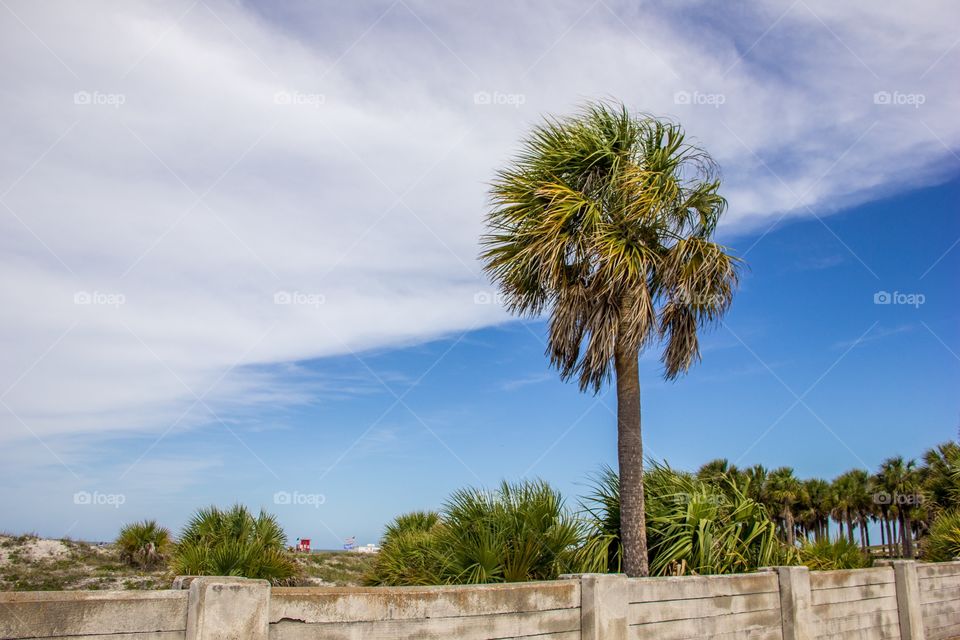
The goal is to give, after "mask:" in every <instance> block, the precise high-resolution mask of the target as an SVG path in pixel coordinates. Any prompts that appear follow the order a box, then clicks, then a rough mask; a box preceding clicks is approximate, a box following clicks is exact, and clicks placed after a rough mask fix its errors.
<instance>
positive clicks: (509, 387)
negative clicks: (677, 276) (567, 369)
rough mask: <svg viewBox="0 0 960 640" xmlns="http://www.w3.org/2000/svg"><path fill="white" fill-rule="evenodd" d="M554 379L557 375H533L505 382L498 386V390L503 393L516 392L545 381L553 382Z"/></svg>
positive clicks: (548, 373)
mask: <svg viewBox="0 0 960 640" xmlns="http://www.w3.org/2000/svg"><path fill="white" fill-rule="evenodd" d="M556 377H557V374H556V373H551V372H545V373H534V374H531V375H528V376H525V377H523V378H514V379H512V380H507V381H505V382H503V383H501V384H500V389H501V390H503V391H516V390H517V389H522V388H523V387H529V386H530V385H534V384H540V383H541V382H546V381H547V380H554V379H556Z"/></svg>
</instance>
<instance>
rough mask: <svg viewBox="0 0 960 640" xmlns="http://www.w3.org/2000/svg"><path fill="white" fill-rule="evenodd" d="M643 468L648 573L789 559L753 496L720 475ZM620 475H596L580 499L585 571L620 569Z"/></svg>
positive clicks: (730, 569) (725, 569)
mask: <svg viewBox="0 0 960 640" xmlns="http://www.w3.org/2000/svg"><path fill="white" fill-rule="evenodd" d="M648 467H649V468H648V470H647V472H646V474H645V475H644V489H645V494H646V515H647V547H648V554H649V562H650V573H651V575H688V574H716V573H739V572H744V571H753V570H756V569H758V568H760V567H763V566H771V565H774V564H791V563H793V562H794V561H795V560H794V559H793V558H792V557H791V553H790V550H789V549H786V548H785V547H784V546H783V545H782V544H781V543H780V542H779V540H778V539H777V536H776V526H775V524H774V523H773V521H772V520H770V518H769V516H768V515H767V511H766V509H765V508H764V506H763V505H761V504H760V503H759V502H757V501H755V500H753V499H751V498H749V497H747V496H745V495H744V494H743V492H742V491H741V490H740V489H739V488H738V487H737V486H736V485H735V484H734V483H733V482H730V481H728V480H726V479H722V478H721V479H719V480H717V481H715V482H712V481H708V480H702V479H698V478H697V477H695V476H693V475H691V474H689V473H684V472H680V471H675V470H673V469H671V468H670V467H668V466H666V465H663V464H658V463H655V462H652V463H648ZM619 496H620V481H619V478H618V477H617V474H616V473H615V472H614V471H613V470H611V469H605V470H604V471H603V472H601V474H600V476H599V477H598V478H597V480H596V482H595V484H594V487H593V492H592V493H591V495H589V496H587V498H586V499H585V500H584V503H583V506H584V510H585V514H586V517H587V520H588V522H589V526H590V532H589V535H588V537H587V538H586V540H585V542H584V544H583V545H582V546H581V548H580V550H579V552H578V562H577V564H578V566H579V567H581V568H582V570H584V571H599V572H606V571H614V572H618V571H619V570H620V558H621V557H622V551H621V547H620V507H619V505H620V501H619Z"/></svg>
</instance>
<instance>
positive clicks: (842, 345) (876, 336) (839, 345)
mask: <svg viewBox="0 0 960 640" xmlns="http://www.w3.org/2000/svg"><path fill="white" fill-rule="evenodd" d="M918 327H919V325H917V324H902V325H899V326H896V327H877V328H876V329H874V330H873V331H871V332H870V333H869V334H867V335H866V336H865V337H863V338H861V339H859V340H858V339H851V340H842V341H840V342H835V343H833V345H831V349H834V350H841V349H849V348H850V347H854V346H856V347H858V346H860V345H862V344H869V343H871V342H876V341H878V340H886V339H888V338H892V337H894V336H899V335H902V334H904V333H911V332H913V331H916V330H917V328H918Z"/></svg>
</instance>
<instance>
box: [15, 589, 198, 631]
mask: <svg viewBox="0 0 960 640" xmlns="http://www.w3.org/2000/svg"><path fill="white" fill-rule="evenodd" d="M187 599H188V594H187V592H186V591H30V592H23V593H0V638H3V639H7V638H63V639H65V640H66V639H70V640H73V639H74V638H81V637H83V638H85V639H87V640H106V639H107V638H108V637H109V638H112V639H113V640H183V638H184V634H185V632H186V628H187Z"/></svg>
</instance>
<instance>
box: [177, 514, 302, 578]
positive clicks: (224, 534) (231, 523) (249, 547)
mask: <svg viewBox="0 0 960 640" xmlns="http://www.w3.org/2000/svg"><path fill="white" fill-rule="evenodd" d="M286 544H287V537H286V535H285V534H284V532H283V529H282V528H281V527H280V525H279V523H278V522H277V520H276V518H275V517H274V516H272V515H270V514H268V513H265V512H263V511H261V512H260V514H259V515H258V516H256V517H254V516H253V514H251V513H250V511H248V510H247V508H246V507H244V506H242V505H234V506H233V507H231V508H230V509H227V510H221V509H218V508H217V507H209V508H206V509H200V510H199V511H197V513H196V514H195V515H194V516H193V518H192V519H191V520H190V522H189V523H188V524H187V526H186V528H185V529H184V530H183V534H182V535H181V536H180V541H179V543H178V544H177V546H176V550H175V552H174V558H173V562H172V563H171V565H172V568H173V569H174V571H175V572H176V573H179V574H182V575H205V576H211V575H213V576H242V577H245V578H261V579H265V580H270V581H271V582H273V583H274V584H283V583H286V582H290V581H292V580H293V579H294V578H295V577H296V573H297V568H296V564H295V563H294V562H293V560H292V559H291V558H290V557H289V555H288V554H287V551H286Z"/></svg>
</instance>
